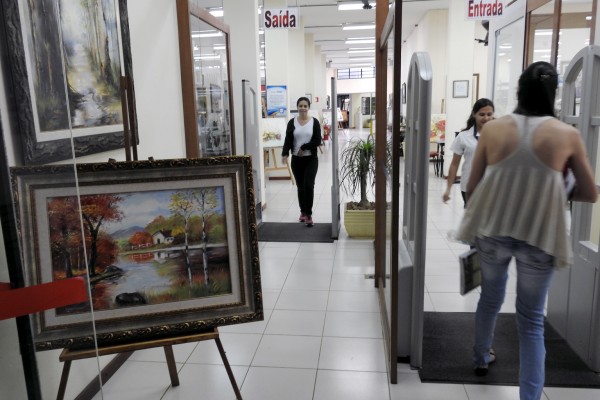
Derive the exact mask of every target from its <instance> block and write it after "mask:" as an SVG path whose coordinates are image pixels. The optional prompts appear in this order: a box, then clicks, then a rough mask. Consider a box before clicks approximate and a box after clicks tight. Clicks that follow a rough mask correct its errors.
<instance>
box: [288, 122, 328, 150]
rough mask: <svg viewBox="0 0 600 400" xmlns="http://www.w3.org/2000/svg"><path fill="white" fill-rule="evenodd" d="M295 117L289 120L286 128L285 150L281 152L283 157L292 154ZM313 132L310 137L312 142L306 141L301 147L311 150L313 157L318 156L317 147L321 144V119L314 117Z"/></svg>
mask: <svg viewBox="0 0 600 400" xmlns="http://www.w3.org/2000/svg"><path fill="white" fill-rule="evenodd" d="M294 119H295V118H292V119H290V120H289V122H288V124H287V129H286V130H285V140H284V142H283V151H282V152H281V156H282V157H287V156H289V154H290V150H291V149H292V148H293V147H294V130H295V129H296V127H295V126H294ZM313 120H314V122H313V133H312V137H311V138H310V142H308V143H304V144H303V145H302V146H300V148H301V149H302V150H310V154H311V155H312V156H313V157H316V156H317V148H318V147H319V146H320V145H321V124H319V120H318V119H316V118H315V117H313Z"/></svg>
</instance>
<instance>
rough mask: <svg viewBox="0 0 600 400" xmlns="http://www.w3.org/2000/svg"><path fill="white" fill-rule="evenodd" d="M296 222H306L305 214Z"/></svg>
mask: <svg viewBox="0 0 600 400" xmlns="http://www.w3.org/2000/svg"><path fill="white" fill-rule="evenodd" d="M298 222H306V214H304V213H302V214H300V216H299V217H298Z"/></svg>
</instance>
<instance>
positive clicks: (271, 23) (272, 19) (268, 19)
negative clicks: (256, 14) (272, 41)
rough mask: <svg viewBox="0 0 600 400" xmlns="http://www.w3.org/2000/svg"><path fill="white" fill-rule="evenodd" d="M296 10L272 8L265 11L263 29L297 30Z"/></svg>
mask: <svg viewBox="0 0 600 400" xmlns="http://www.w3.org/2000/svg"><path fill="white" fill-rule="evenodd" d="M298 22H299V21H298V9H297V8H274V9H268V10H265V29H272V28H287V29H289V28H297V27H298Z"/></svg>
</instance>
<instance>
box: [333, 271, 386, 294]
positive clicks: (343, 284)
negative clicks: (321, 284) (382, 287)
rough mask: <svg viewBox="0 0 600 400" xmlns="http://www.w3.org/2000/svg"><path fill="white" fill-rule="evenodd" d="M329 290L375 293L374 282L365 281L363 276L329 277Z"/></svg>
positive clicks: (338, 275)
mask: <svg viewBox="0 0 600 400" xmlns="http://www.w3.org/2000/svg"><path fill="white" fill-rule="evenodd" d="M331 290H332V291H333V290H335V291H337V290H341V291H344V290H347V291H353V292H356V291H362V292H377V288H376V287H375V281H374V280H373V279H366V278H365V275H364V274H362V275H361V274H337V273H334V274H333V275H332V276H331Z"/></svg>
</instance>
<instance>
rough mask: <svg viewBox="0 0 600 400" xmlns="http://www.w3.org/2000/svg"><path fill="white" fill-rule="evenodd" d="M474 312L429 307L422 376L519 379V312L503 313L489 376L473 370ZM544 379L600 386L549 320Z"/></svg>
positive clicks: (466, 379)
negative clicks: (494, 358) (478, 375)
mask: <svg viewBox="0 0 600 400" xmlns="http://www.w3.org/2000/svg"><path fill="white" fill-rule="evenodd" d="M474 326H475V314H474V313H435V312H428V313H425V320H424V325H423V368H422V369H421V370H420V371H419V376H420V377H421V380H422V381H423V382H445V383H476V384H491V385H506V386H513V385H514V386H516V385H518V379H519V377H518V371H519V343H518V341H519V339H518V336H517V324H516V320H515V314H500V315H499V316H498V322H497V323H496V332H495V335H494V344H493V346H494V350H495V351H496V357H497V360H496V362H495V363H494V364H492V365H491V366H490V369H489V372H488V374H487V376H485V377H477V376H475V374H474V373H473V367H472V354H473V353H472V351H473V350H472V348H473V337H474V329H475V328H474ZM545 338H546V382H545V386H555V387H580V388H598V387H600V375H597V374H595V373H594V372H592V371H591V370H590V369H589V368H588V367H587V366H586V365H585V364H584V362H583V361H582V360H581V359H580V358H579V357H578V356H577V355H576V354H575V352H574V351H573V350H571V348H570V347H569V345H568V344H567V343H566V342H565V340H564V339H563V338H562V337H561V336H560V335H559V334H558V333H557V332H556V331H555V330H554V329H553V328H552V327H551V326H550V325H549V324H548V323H546V331H545Z"/></svg>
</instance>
